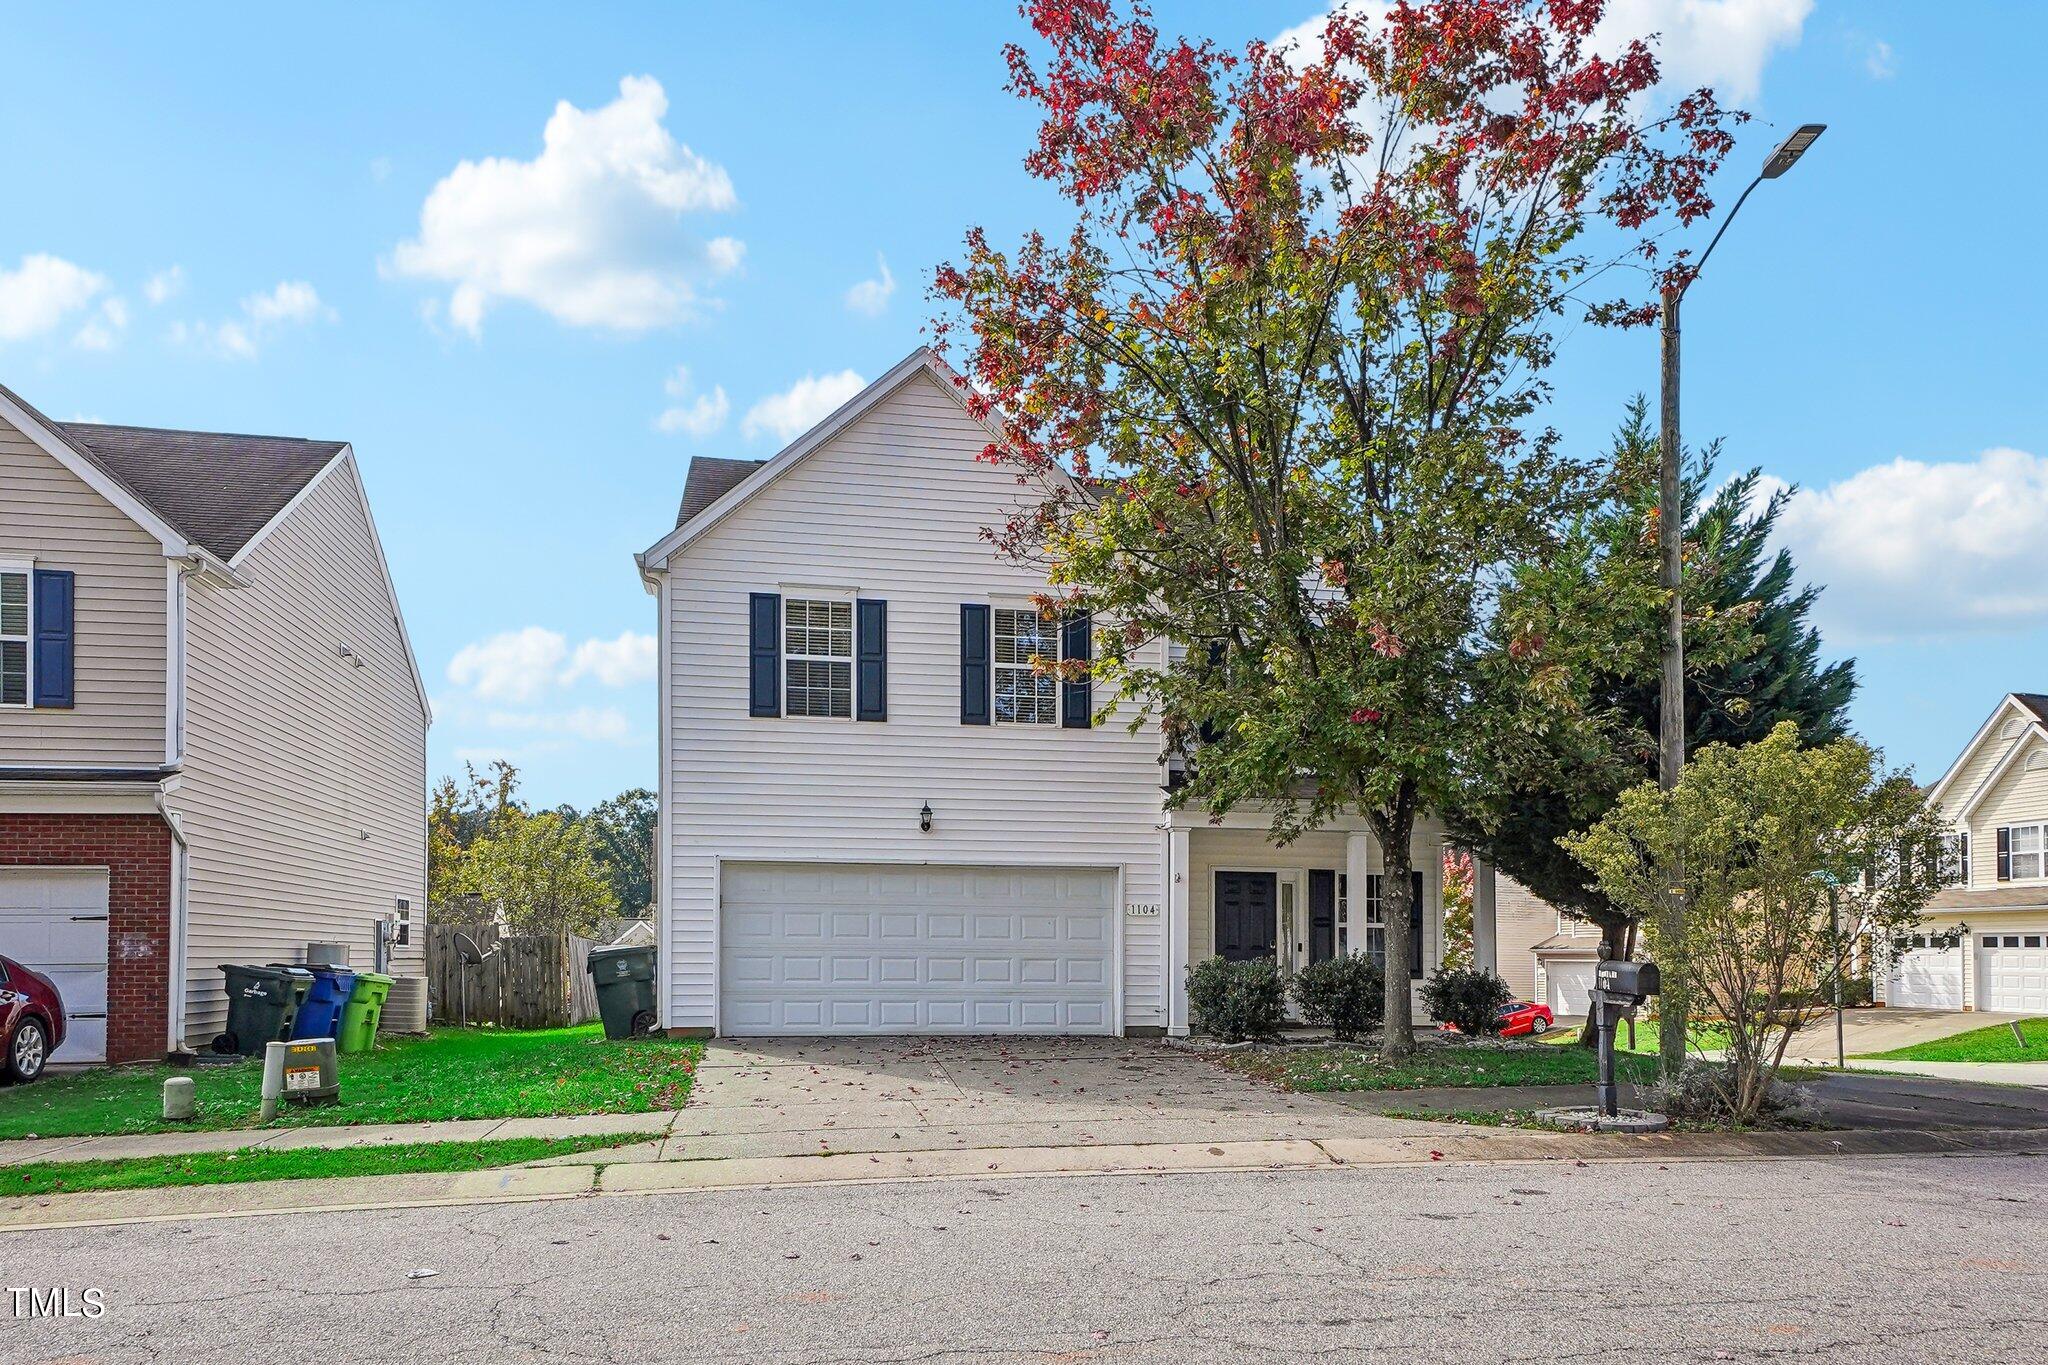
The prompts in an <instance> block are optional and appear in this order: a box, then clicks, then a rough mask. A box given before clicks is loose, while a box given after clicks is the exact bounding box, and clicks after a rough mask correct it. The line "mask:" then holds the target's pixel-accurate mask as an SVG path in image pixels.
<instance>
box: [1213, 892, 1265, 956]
mask: <svg viewBox="0 0 2048 1365" xmlns="http://www.w3.org/2000/svg"><path fill="white" fill-rule="evenodd" d="M1278 898H1279V892H1278V879H1277V878H1276V877H1275V876H1274V874H1273V873H1271V872H1218V873H1217V874H1216V955H1217V956H1218V957H1220V958H1222V959H1223V960H1224V961H1225V962H1249V961H1251V960H1252V959H1253V958H1255V957H1271V956H1273V921H1274V914H1273V906H1274V903H1275V901H1277V900H1278Z"/></svg>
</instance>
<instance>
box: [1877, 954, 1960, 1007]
mask: <svg viewBox="0 0 2048 1365" xmlns="http://www.w3.org/2000/svg"><path fill="white" fill-rule="evenodd" d="M1921 941H1922V942H1924V941H1925V940H1921ZM1885 1003H1886V1004H1887V1005H1891V1006H1895V1007H1896V1008H1899V1009H1921V1010H1959V1009H1961V1008H1962V1007H1963V950H1962V949H1961V948H1924V947H1923V948H1911V949H1908V950H1907V951H1905V952H1903V953H1901V954H1899V957H1898V960H1897V961H1896V962H1895V963H1894V964H1893V966H1892V973H1891V979H1890V980H1889V981H1887V982H1886V983H1885Z"/></svg>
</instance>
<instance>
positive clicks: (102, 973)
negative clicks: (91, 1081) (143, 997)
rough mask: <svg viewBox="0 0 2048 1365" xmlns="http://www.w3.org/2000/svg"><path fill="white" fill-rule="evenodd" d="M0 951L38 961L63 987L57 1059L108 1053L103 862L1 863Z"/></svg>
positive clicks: (97, 1058) (40, 968) (35, 965)
mask: <svg viewBox="0 0 2048 1365" xmlns="http://www.w3.org/2000/svg"><path fill="white" fill-rule="evenodd" d="M0 956H5V957H11V958H13V959H14V960H15V961H16V962H19V963H21V964H22V965H23V966H27V967H33V968H35V970H37V971H39V972H41V973H42V974H43V975H44V976H47V977H49V978H50V981H51V983H52V984H54V985H55V986H56V987H57V998H58V999H60V1000H62V1001H63V1002H64V1016H65V1036H64V1046H62V1047H60V1048H58V1049H57V1050H56V1052H54V1053H52V1054H51V1055H50V1060H51V1061H53V1062H99V1061H104V1060H106V1056H107V873H106V870H105V869H104V868H92V867H84V868H80V867H7V868H0Z"/></svg>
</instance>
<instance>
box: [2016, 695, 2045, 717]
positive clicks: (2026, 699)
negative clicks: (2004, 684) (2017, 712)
mask: <svg viewBox="0 0 2048 1365" xmlns="http://www.w3.org/2000/svg"><path fill="white" fill-rule="evenodd" d="M2012 699H2013V700H2014V701H2016V702H2018V703H2019V704H2020V705H2021V706H2024V707H2026V708H2027V709H2028V710H2029V711H2032V712H2033V713H2034V719H2035V720H2043V721H2048V693H2043V692H2015V693H2013V694H2012Z"/></svg>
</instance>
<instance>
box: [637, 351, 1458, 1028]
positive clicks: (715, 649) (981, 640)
mask: <svg viewBox="0 0 2048 1365" xmlns="http://www.w3.org/2000/svg"><path fill="white" fill-rule="evenodd" d="M990 440H991V433H990V430H989V428H987V427H986V426H984V425H983V424H982V423H981V422H980V421H979V420H977V419H976V418H975V417H974V416H973V415H971V414H970V413H969V412H968V411H967V409H966V406H965V404H964V402H963V400H962V397H961V391H960V389H959V387H958V386H957V384H956V383H955V381H954V379H953V378H952V377H951V375H950V373H949V372H948V371H946V370H945V368H944V366H943V365H942V363H941V362H939V361H938V360H937V358H936V357H935V356H933V355H932V354H931V353H930V352H929V351H925V350H919V351H917V352H914V353H913V354H911V355H910V356H908V357H906V358H905V359H904V360H903V361H902V362H901V363H899V364H898V365H897V366H895V367H894V368H893V369H892V370H891V371H890V372H889V373H887V374H885V375H884V376H882V377H881V378H880V379H878V380H876V381H875V382H874V383H873V384H871V385H869V386H868V387H867V389H865V390H864V391H863V392H862V393H860V394H858V395H856V396H855V397H854V398H853V399H851V400H850V401H849V402H848V403H847V404H846V405H845V406H844V407H842V408H841V409H840V410H839V411H837V412H835V413H833V414H832V415H831V416H829V417H827V418H826V419H825V420H824V421H823V422H821V423H819V425H818V426H817V427H816V428H814V429H813V430H812V431H810V432H808V433H807V434H805V435H804V436H803V437H801V438H800V439H798V440H797V441H796V442H795V443H794V444H792V445H791V446H789V447H788V448H787V449H785V450H783V451H782V452H781V453H779V454H777V455H776V456H774V457H773V458H772V459H768V460H764V461H748V460H722V459H708V458H704V457H699V458H698V459H697V460H695V461H694V462H693V463H692V465H691V468H690V472H689V477H688V481H687V485H686V487H685V490H684V494H683V500H682V507H681V510H680V512H679V514H678V517H677V523H676V525H675V527H674V528H673V529H672V530H670V531H669V532H668V533H667V534H666V535H664V536H663V537H662V539H661V540H660V541H659V542H657V543H656V544H655V545H654V546H652V547H651V548H650V549H649V550H648V551H646V552H645V553H644V554H642V555H640V556H637V557H636V558H637V564H638V567H639V569H640V573H641V576H642V580H643V582H644V583H645V585H646V587H647V589H648V591H649V592H650V593H651V594H653V595H654V596H655V598H656V599H657V601H658V603H659V610H658V621H659V632H660V670H659V677H660V707H661V710H660V732H661V746H662V757H661V768H660V785H661V806H660V833H659V836H658V843H659V847H660V850H661V854H660V857H659V858H658V859H657V862H658V884H657V900H658V911H659V916H658V921H657V922H658V926H659V937H660V947H661V952H662V964H663V966H662V972H663V982H662V991H661V1001H660V1004H661V1013H662V1021H661V1022H662V1023H663V1024H664V1025H665V1026H666V1027H667V1028H669V1029H670V1030H672V1031H677V1032H687V1033H695V1034H707V1033H713V1032H717V1033H726V1034H773V1033H796V1034H821V1033H822V1034H832V1033H871V1032H908V1033H933V1032H939V1033H944V1032H965V1033H1125V1032H1132V1031H1138V1032H1165V1031H1171V1032H1175V1033H1181V1032H1185V1031H1186V1030H1187V1001H1186V992H1185V990H1184V989H1183V980H1184V976H1185V972H1186V969H1187V965H1188V963H1189V962H1190V960H1192V959H1195V958H1200V957H1205V956H1207V955H1209V954H1211V953H1221V954H1223V955H1225V956H1252V955H1277V956H1279V957H1280V958H1281V960H1282V961H1283V962H1284V963H1287V964H1294V963H1298V962H1306V961H1310V960H1314V959H1316V958H1319V957H1323V956H1328V955H1330V954H1331V953H1333V952H1336V951H1359V952H1370V951H1374V950H1375V948H1376V945H1378V944H1379V941H1380V940H1379V935H1380V933H1381V928H1380V925H1379V922H1378V920H1377V918H1376V917H1377V915H1378V910H1379V905H1378V898H1377V897H1378V881H1379V867H1380V860H1379V852H1378V849H1377V847H1376V846H1375V844H1374V842H1373V840H1372V838H1371V837H1370V835H1368V834H1367V833H1366V832H1365V831H1364V830H1363V829H1359V828H1354V827H1346V826H1343V825H1338V826H1333V827H1331V828H1329V829H1327V830H1326V831H1324V832H1321V833H1318V834H1316V835H1313V836H1310V837H1307V838H1303V839H1299V840H1297V841H1295V843H1293V844H1292V845H1290V846H1288V847H1286V848H1277V847H1274V846H1273V845H1272V844H1271V843H1270V842H1269V841H1268V840H1267V839H1266V837H1265V832H1264V831H1265V827H1266V818H1265V817H1264V816H1263V815H1262V814H1259V813H1257V812H1246V813H1243V814H1239V815H1233V816H1232V817H1230V818H1229V819H1227V820H1224V821H1222V822H1220V823H1215V824H1212V823H1211V822H1209V821H1208V820H1206V819H1205V818H1203V817H1202V816H1200V815H1198V814H1195V813H1192V812H1184V811H1169V810H1167V809H1166V805H1165V795H1166V793H1165V785H1166V783H1167V780H1168V773H1167V768H1166V765H1165V764H1164V762H1163V761H1162V760H1163V755H1162V752H1161V749H1162V745H1161V742H1160V737H1159V735H1158V733H1157V731H1156V730H1155V729H1153V728H1151V727H1140V728H1138V729H1137V730H1136V731H1135V732H1134V731H1133V730H1132V729H1131V727H1130V725H1129V721H1130V719H1131V717H1130V716H1129V715H1128V714H1125V713H1123V712H1121V711H1119V712H1117V713H1115V714H1112V715H1110V716H1108V717H1107V718H1104V719H1102V720H1101V722H1100V723H1093V722H1092V720H1091V713H1092V711H1093V708H1094V706H1095V705H1097V704H1099V701H1100V698H1099V697H1097V696H1095V694H1094V693H1093V691H1092V689H1091V688H1090V686H1089V685H1088V684H1087V683H1085V682H1082V683H1068V684H1062V683H1061V682H1059V681H1058V680H1056V679H1054V678H1051V677H1050V676H1044V675H1037V674H1034V673H1033V670H1032V669H1031V667H1030V662H1029V661H1030V659H1031V657H1032V656H1033V655H1038V656H1040V657H1052V656H1055V655H1057V656H1060V657H1064V658H1069V659H1072V658H1085V657H1087V653H1086V652H1087V651H1089V650H1091V648H1092V643H1093V634H1092V627H1093V626H1094V625H1097V624H1099V623H1090V622H1087V621H1085V620H1082V621H1078V622H1074V621H1066V622H1062V621H1055V620H1046V619H1042V618H1041V616H1040V613H1039V609H1038V606H1037V604H1036V601H1035V597H1036V596H1037V595H1039V594H1043V593H1045V592H1046V591H1047V584H1046V581H1045V579H1044V578H1043V577H1042V576H1040V575H1039V574H1038V573H1037V572H1036V571H1034V570H1032V569H1030V568H1027V567H1025V566H1023V565H1020V564H1017V563H1015V562H1012V561H1010V560H1007V559H1004V558H1002V557H999V556H998V555H997V553H996V552H995V550H994V549H993V548H992V546H991V544H990V543H989V540H988V538H987V537H986V536H985V535H984V528H986V527H989V526H992V525H998V524H1000V523H1001V522H1002V521H1003V520H1004V519H1005V518H1006V516H1007V515H1008V513H1009V512H1010V511H1011V510H1012V509H1014V508H1016V507H1017V506H1018V504H1019V502H1020V500H1021V499H1025V498H1027V497H1029V496H1030V494H1029V492H1028V490H1026V489H1023V488H1020V486H1019V484H1018V480H1017V478H1016V477H1015V475H1014V474H1013V473H1012V472H1010V471H1007V470H1003V469H999V468H997V467H995V466H993V465H991V464H989V463H988V462H987V461H985V460H983V459H981V458H980V456H981V454H982V452H983V451H984V450H985V449H986V448H987V446H988V445H989V442H990ZM1162 648H1163V646H1162ZM1440 840H1441V831H1440V830H1437V829H1436V828H1434V827H1429V828H1425V829H1422V830H1419V831H1418V832H1417V834H1416V840H1415V849H1414V851H1413V856H1414V859H1415V864H1416V866H1418V867H1421V868H1424V869H1427V870H1426V872H1425V880H1426V885H1425V886H1424V905H1425V909H1424V912H1423V924H1422V926H1421V928H1422V933H1421V934H1419V935H1418V936H1417V937H1418V940H1419V941H1420V942H1421V943H1422V945H1423V961H1421V962H1418V963H1415V964H1411V965H1412V967H1413V968H1414V971H1415V973H1416V974H1418V975H1419V973H1420V971H1421V970H1422V969H1423V968H1425V967H1427V966H1433V965H1434V963H1435V961H1436V960H1437V956H1438V953H1439V945H1440V943H1441V940H1442V916H1441V913H1440V910H1439V904H1440V901H1439V888H1438V887H1437V885H1436V879H1437V877H1438V874H1439V865H1440V859H1439V858H1438V857H1437V856H1436V854H1437V852H1438V850H1439V848H1440ZM1352 888H1359V894H1357V895H1355V896H1354V895H1353V894H1352ZM1489 927H1490V926H1489ZM1340 945H1341V946H1340Z"/></svg>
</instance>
